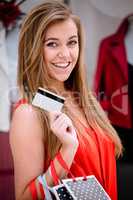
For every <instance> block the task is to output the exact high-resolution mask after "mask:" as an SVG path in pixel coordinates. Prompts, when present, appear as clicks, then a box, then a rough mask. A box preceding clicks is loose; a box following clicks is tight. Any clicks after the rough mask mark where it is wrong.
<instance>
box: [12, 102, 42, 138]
mask: <svg viewBox="0 0 133 200" xmlns="http://www.w3.org/2000/svg"><path fill="white" fill-rule="evenodd" d="M39 132H40V133H41V132H42V129H41V126H40V121H39V118H38V114H37V111H36V109H34V107H33V106H32V105H30V104H27V103H26V104H21V105H19V106H18V107H17V108H16V109H15V111H14V112H13V117H12V120H11V127H10V133H11V134H12V133H13V135H14V136H15V135H17V134H23V136H24V135H26V136H28V135H33V134H34V135H36V134H38V133H39ZM38 135H39V134H38Z"/></svg>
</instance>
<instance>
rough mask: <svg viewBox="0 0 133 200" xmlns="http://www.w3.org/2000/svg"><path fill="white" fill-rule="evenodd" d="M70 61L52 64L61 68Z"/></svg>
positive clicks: (66, 65)
mask: <svg viewBox="0 0 133 200" xmlns="http://www.w3.org/2000/svg"><path fill="white" fill-rule="evenodd" d="M69 64H70V63H56V64H54V66H55V67H60V68H61V67H62V68H66V67H68V65H69Z"/></svg>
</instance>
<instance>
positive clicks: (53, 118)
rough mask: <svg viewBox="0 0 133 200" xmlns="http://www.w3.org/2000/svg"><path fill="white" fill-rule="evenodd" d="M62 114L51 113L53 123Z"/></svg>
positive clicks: (50, 118) (50, 117)
mask: <svg viewBox="0 0 133 200" xmlns="http://www.w3.org/2000/svg"><path fill="white" fill-rule="evenodd" d="M61 114H62V112H56V111H53V112H49V120H50V121H51V122H54V121H55V120H56V119H57V118H58V117H59V116H60V115H61Z"/></svg>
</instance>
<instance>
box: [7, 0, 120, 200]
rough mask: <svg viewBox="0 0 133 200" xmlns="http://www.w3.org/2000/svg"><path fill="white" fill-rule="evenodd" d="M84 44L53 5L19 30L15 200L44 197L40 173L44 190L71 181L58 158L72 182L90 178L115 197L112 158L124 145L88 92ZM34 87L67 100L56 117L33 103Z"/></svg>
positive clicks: (74, 24)
mask: <svg viewBox="0 0 133 200" xmlns="http://www.w3.org/2000/svg"><path fill="white" fill-rule="evenodd" d="M83 43H84V41H83V32H82V27H81V24H80V19H79V18H78V17H77V16H75V15H73V14H72V12H71V10H70V9H69V8H68V7H67V6H66V5H64V4H63V3H60V2H58V1H49V2H45V3H43V4H41V5H38V6H37V7H35V8H34V9H32V10H31V11H30V12H29V14H28V15H27V17H26V18H25V20H24V22H23V24H22V27H21V32H20V40H19V62H18V86H19V90H20V93H21V96H22V99H23V100H22V101H21V103H20V102H19V103H18V104H17V106H16V109H15V111H14V115H13V119H12V124H11V132H10V143H11V149H12V154H13V159H14V171H15V191H16V199H17V200H19V199H21V200H25V199H28V200H30V199H32V198H34V199H44V193H43V191H42V188H41V186H40V184H39V181H38V177H40V175H42V176H43V178H44V177H45V181H46V182H47V184H48V185H50V186H53V185H54V179H55V178H57V176H58V177H59V178H64V177H66V176H67V175H68V176H70V174H67V172H66V170H65V169H64V167H63V166H62V165H61V163H59V161H58V159H57V156H56V155H57V154H58V152H59V154H60V157H61V158H62V160H63V161H64V162H65V164H66V165H67V167H68V168H69V169H70V172H71V173H72V174H73V175H74V176H83V175H92V174H93V175H95V176H96V178H97V179H98V180H99V182H100V183H101V184H102V186H103V187H104V189H105V190H106V192H107V193H108V194H109V196H110V197H111V199H112V200H116V199H117V189H116V164H115V156H116V157H118V156H119V155H120V154H121V151H122V145H121V142H120V140H119V137H118V136H117V134H116V132H115V130H114V129H113V128H112V126H111V125H110V123H109V121H108V120H107V118H106V116H105V114H104V112H103V111H102V109H101V108H100V106H99V105H98V103H97V102H96V100H95V98H94V97H93V96H92V94H91V92H90V90H88V88H87V81H86V72H85V67H84V52H83V51H84V44H83ZM38 87H43V88H45V89H48V90H50V91H53V92H55V93H57V94H59V95H61V96H64V97H65V98H66V100H65V103H64V106H63V109H62V112H50V113H48V112H46V111H44V110H41V109H39V108H36V107H34V106H32V105H31V101H32V97H33V96H34V94H35V92H36V91H37V89H38ZM88 91H89V92H88ZM18 105H19V106H18ZM53 171H54V173H53ZM55 174H56V175H55ZM54 175H55V176H54ZM53 176H54V177H53Z"/></svg>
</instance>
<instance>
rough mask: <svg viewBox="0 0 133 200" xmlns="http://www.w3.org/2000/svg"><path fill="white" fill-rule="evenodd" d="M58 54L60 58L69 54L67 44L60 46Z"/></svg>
mask: <svg viewBox="0 0 133 200" xmlns="http://www.w3.org/2000/svg"><path fill="white" fill-rule="evenodd" d="M58 56H59V57H60V58H68V57H69V56H70V50H69V48H68V47H67V46H63V47H61V48H60V51H59V53H58Z"/></svg>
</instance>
